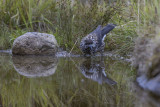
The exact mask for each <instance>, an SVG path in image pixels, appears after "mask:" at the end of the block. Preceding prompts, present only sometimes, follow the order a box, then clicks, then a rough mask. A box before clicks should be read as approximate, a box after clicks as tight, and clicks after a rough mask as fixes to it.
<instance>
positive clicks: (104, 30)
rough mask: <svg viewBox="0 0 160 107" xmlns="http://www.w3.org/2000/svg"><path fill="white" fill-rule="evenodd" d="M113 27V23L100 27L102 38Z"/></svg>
mask: <svg viewBox="0 0 160 107" xmlns="http://www.w3.org/2000/svg"><path fill="white" fill-rule="evenodd" d="M115 27H116V25H115V24H108V25H107V26H105V27H104V28H103V29H102V32H101V35H102V38H104V36H105V35H106V34H107V33H109V32H110V31H111V30H113V29H114V28H115Z"/></svg>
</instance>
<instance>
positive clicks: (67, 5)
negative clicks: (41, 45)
mask: <svg viewBox="0 0 160 107" xmlns="http://www.w3.org/2000/svg"><path fill="white" fill-rule="evenodd" d="M0 14H1V16H0V49H9V48H11V47H12V43H13V41H14V39H15V38H16V37H18V36H20V35H22V34H24V33H25V32H30V31H31V32H32V31H37V32H45V33H51V34H54V35H55V37H56V39H57V41H58V44H59V45H60V47H62V48H63V49H64V50H67V51H70V50H71V49H72V48H73V51H72V52H75V53H80V50H79V43H80V40H81V38H82V37H84V36H85V35H87V34H88V33H90V32H91V31H93V30H94V29H95V28H96V27H97V26H98V25H100V24H101V25H103V26H104V25H106V24H107V23H114V24H116V25H117V28H116V29H114V30H113V31H112V32H111V33H110V34H108V35H109V36H108V37H107V39H106V50H107V51H114V52H116V53H118V54H122V55H127V54H130V53H131V52H132V51H133V49H134V46H135V38H136V37H137V35H139V36H141V35H144V34H147V33H153V32H154V31H155V30H154V28H155V25H158V22H159V18H160V11H159V0H154V1H149V0H143V1H141V0H123V1H121V0H114V1H111V0H105V1H103V0H102V1H100V0H93V1H92V2H88V3H83V2H82V1H74V2H73V1H71V0H59V1H54V0H47V1H45V0H25V1H23V0H2V1H0ZM152 28H153V29H152ZM73 46H74V47H73Z"/></svg>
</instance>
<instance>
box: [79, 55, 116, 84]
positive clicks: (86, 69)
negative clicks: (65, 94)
mask: <svg viewBox="0 0 160 107" xmlns="http://www.w3.org/2000/svg"><path fill="white" fill-rule="evenodd" d="M80 70H81V73H82V74H83V75H84V76H85V77H86V78H89V79H91V80H93V81H96V82H98V83H99V84H102V83H103V82H105V83H107V84H109V85H115V84H116V82H115V81H113V80H112V79H110V78H108V77H107V75H106V73H105V66H104V61H102V60H101V61H97V60H93V59H91V58H89V59H86V60H85V61H83V63H82V64H81V65H80Z"/></svg>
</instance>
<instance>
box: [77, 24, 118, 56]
mask: <svg viewBox="0 0 160 107" xmlns="http://www.w3.org/2000/svg"><path fill="white" fill-rule="evenodd" d="M115 26H116V25H114V24H108V25H106V26H105V27H103V28H102V26H101V25H99V26H98V27H97V28H96V29H95V30H94V31H93V32H91V33H90V34H88V35H87V36H85V37H84V38H82V40H81V43H80V49H81V50H82V52H83V53H84V55H86V54H89V55H94V54H95V53H96V52H101V53H102V52H103V51H104V47H105V43H104V39H105V37H106V34H107V33H109V32H110V31H111V30H112V29H114V28H115Z"/></svg>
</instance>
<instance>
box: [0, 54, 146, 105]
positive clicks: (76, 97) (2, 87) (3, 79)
mask: <svg viewBox="0 0 160 107" xmlns="http://www.w3.org/2000/svg"><path fill="white" fill-rule="evenodd" d="M135 75H136V74H135V71H133V69H132V68H131V66H130V64H128V63H127V62H124V61H123V60H118V59H116V58H112V57H107V56H106V57H103V58H101V57H93V58H84V57H76V58H71V57H70V58H69V57H68V58H54V57H52V56H11V55H8V54H4V53H3V54H2V53H1V54H0V104H1V106H4V107H8V106H17V107H41V106H42V107H52V106H54V107H56V106H58V107H65V106H66V107H135V106H136V107H138V106H145V104H144V103H143V101H140V100H139V99H138V98H139V97H137V96H138V94H136V93H137V92H136V89H137V88H136V86H135V85H134V80H135ZM135 88H136V89H135ZM138 92H140V90H138ZM140 93H141V92H140Z"/></svg>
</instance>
